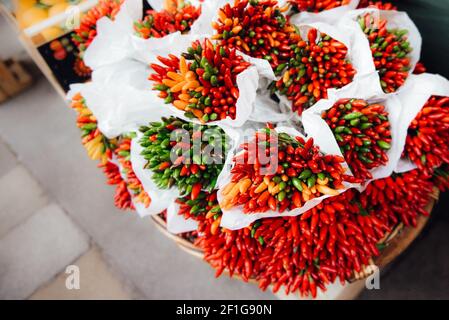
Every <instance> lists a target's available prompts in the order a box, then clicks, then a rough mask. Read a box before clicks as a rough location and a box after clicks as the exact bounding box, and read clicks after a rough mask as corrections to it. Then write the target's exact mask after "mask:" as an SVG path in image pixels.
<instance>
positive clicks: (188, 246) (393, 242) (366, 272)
mask: <svg viewBox="0 0 449 320" xmlns="http://www.w3.org/2000/svg"><path fill="white" fill-rule="evenodd" d="M439 194H440V192H439V191H438V189H436V188H435V189H434V190H433V192H432V200H431V201H430V202H429V204H428V205H427V206H426V208H425V210H426V211H427V212H429V214H430V213H431V212H432V209H433V207H434V205H435V203H436V202H437V200H438V198H439ZM152 219H153V222H154V223H155V224H156V226H157V228H158V229H159V230H160V231H161V232H162V233H163V234H164V235H166V236H167V237H168V238H170V239H172V240H174V241H175V242H176V244H177V245H178V246H179V247H180V248H181V249H182V250H184V251H185V252H187V253H189V254H191V255H193V256H195V257H198V258H200V259H202V258H203V252H202V250H201V249H199V248H198V247H195V246H194V245H193V243H192V242H190V241H188V240H186V239H184V238H182V237H180V236H178V235H175V234H172V233H170V232H168V231H167V224H166V222H165V221H164V219H162V217H160V216H159V215H155V216H152ZM428 219H429V217H428V216H427V217H426V216H419V217H418V219H417V226H416V228H411V227H405V226H404V224H403V223H399V224H398V225H397V226H396V227H395V228H394V229H393V230H392V231H391V232H390V233H388V234H386V235H385V237H384V238H383V239H382V240H381V241H380V244H383V245H385V249H383V251H382V254H381V255H380V256H378V257H376V258H375V259H372V260H371V261H370V265H368V266H363V267H362V271H361V272H358V273H357V272H354V275H353V278H352V279H351V280H350V281H349V282H355V281H357V280H361V279H365V278H367V277H369V276H370V275H371V274H373V272H375V270H376V268H380V269H383V268H385V267H386V266H387V265H388V264H390V262H392V261H393V260H394V259H396V258H397V257H398V256H399V255H400V254H401V253H402V252H404V251H405V250H406V249H407V248H408V247H409V246H410V244H411V243H412V242H413V240H415V239H416V237H417V236H418V235H419V234H420V233H421V231H422V230H423V228H424V226H425V225H426V223H427V221H428ZM235 277H236V278H238V276H235ZM249 282H254V283H256V281H255V280H254V279H250V280H249Z"/></svg>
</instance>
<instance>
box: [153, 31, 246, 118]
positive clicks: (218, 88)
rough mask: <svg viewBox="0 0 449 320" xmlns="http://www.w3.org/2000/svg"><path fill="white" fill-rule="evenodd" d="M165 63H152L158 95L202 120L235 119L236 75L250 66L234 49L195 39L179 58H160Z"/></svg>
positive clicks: (188, 114) (186, 114)
mask: <svg viewBox="0 0 449 320" xmlns="http://www.w3.org/2000/svg"><path fill="white" fill-rule="evenodd" d="M158 59H159V61H161V62H162V63H163V64H164V65H165V66H160V65H157V64H152V65H151V67H152V68H153V70H154V71H156V73H157V74H152V75H151V76H150V79H151V80H152V81H154V82H155V85H154V87H153V89H154V90H159V91H160V94H159V96H160V97H161V98H164V99H165V102H166V103H171V104H173V106H175V107H176V108H177V109H179V110H182V111H184V112H185V116H187V117H189V118H197V119H198V120H199V121H200V122H201V123H206V122H210V121H215V120H223V119H225V118H227V117H230V118H231V119H235V116H236V103H237V99H238V97H239V91H238V88H237V76H238V74H239V73H241V72H243V71H244V70H245V69H246V68H248V66H249V65H250V64H249V63H248V62H246V61H244V60H243V58H242V56H240V55H237V53H236V50H235V49H230V48H227V47H223V46H220V45H216V44H212V42H211V41H210V40H208V39H206V40H204V41H203V42H200V41H195V42H193V43H192V45H191V47H189V48H188V49H187V52H185V53H183V54H182V55H181V57H180V58H179V59H178V58H177V57H170V58H164V57H158Z"/></svg>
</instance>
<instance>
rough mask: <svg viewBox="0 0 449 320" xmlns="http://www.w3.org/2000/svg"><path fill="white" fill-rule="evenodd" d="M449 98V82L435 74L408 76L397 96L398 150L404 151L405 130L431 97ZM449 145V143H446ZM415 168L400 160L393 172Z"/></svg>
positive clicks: (408, 161)
mask: <svg viewBox="0 0 449 320" xmlns="http://www.w3.org/2000/svg"><path fill="white" fill-rule="evenodd" d="M434 95H435V96H442V97H449V81H448V80H447V79H445V78H443V77H442V76H440V75H437V74H429V73H424V74H420V75H410V77H409V80H408V81H407V83H406V84H405V86H404V88H403V89H402V90H401V92H400V93H399V94H398V98H399V100H400V101H401V104H402V112H401V115H400V123H399V138H400V141H399V148H400V150H401V151H402V150H404V147H405V140H406V137H407V130H408V127H409V126H410V124H411V122H412V121H413V119H415V117H416V116H417V115H418V113H419V111H421V109H422V108H423V107H424V105H425V104H426V102H427V101H428V100H429V99H430V97H431V96H434ZM448 143H449V142H448ZM416 167H417V166H416V165H415V164H414V163H412V162H411V161H410V160H409V159H401V160H400V161H399V163H398V165H397V167H396V169H395V172H397V173H401V172H407V171H410V170H413V169H415V168H416Z"/></svg>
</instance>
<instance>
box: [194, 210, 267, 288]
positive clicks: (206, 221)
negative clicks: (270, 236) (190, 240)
mask: <svg viewBox="0 0 449 320" xmlns="http://www.w3.org/2000/svg"><path fill="white" fill-rule="evenodd" d="M214 208H215V207H214ZM220 221H221V211H218V212H213V211H209V212H207V213H206V215H205V216H201V217H200V218H199V219H198V222H199V226H198V235H199V237H198V238H197V240H196V241H195V245H196V246H198V247H200V248H201V249H202V250H203V252H204V260H206V261H207V262H208V263H209V264H210V265H211V266H212V267H213V268H214V269H215V270H216V272H215V276H216V277H219V276H220V275H221V274H222V273H223V271H225V270H226V271H227V272H229V274H230V276H231V277H232V276H233V275H234V274H236V275H238V276H240V277H241V278H242V280H243V281H248V280H249V279H251V278H256V277H257V275H258V274H259V273H260V262H259V255H260V253H261V249H262V247H261V244H260V243H259V241H257V240H256V239H254V237H251V229H250V228H244V229H240V230H235V231H232V230H228V229H225V228H221V227H220Z"/></svg>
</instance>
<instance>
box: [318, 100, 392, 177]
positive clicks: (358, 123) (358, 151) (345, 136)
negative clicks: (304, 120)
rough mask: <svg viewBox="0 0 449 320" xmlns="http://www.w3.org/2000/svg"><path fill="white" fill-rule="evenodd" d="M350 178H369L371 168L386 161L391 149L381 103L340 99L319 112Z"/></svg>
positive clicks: (389, 136)
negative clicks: (332, 134)
mask: <svg viewBox="0 0 449 320" xmlns="http://www.w3.org/2000/svg"><path fill="white" fill-rule="evenodd" d="M322 117H323V119H324V120H325V121H326V122H327V124H328V125H329V127H330V128H331V130H332V132H333V133H334V136H335V139H336V140H337V143H338V145H339V146H340V150H341V153H342V154H343V155H344V157H345V159H346V162H347V163H348V165H349V167H350V168H351V171H352V172H353V174H354V176H355V177H357V178H360V179H364V180H365V179H372V174H371V172H370V170H371V169H374V168H377V167H379V166H381V165H385V164H386V163H387V162H388V156H387V151H388V150H389V149H390V148H391V145H390V143H391V132H390V122H389V121H388V113H387V112H386V111H385V107H384V106H383V105H381V104H377V103H375V104H370V103H369V102H367V101H365V100H361V99H342V100H339V101H337V102H336V103H335V105H334V106H333V107H332V108H330V109H329V110H327V111H325V112H323V113H322Z"/></svg>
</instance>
